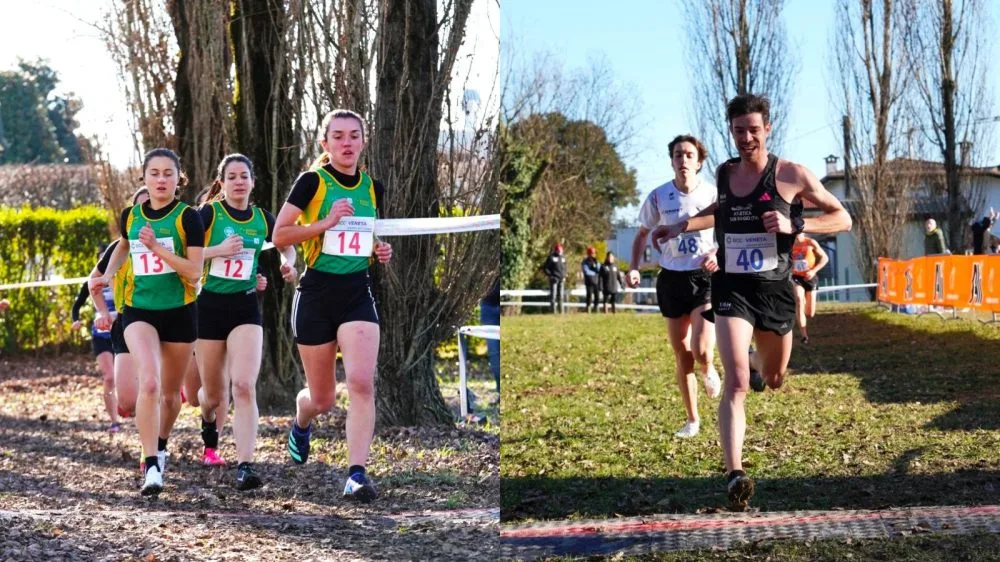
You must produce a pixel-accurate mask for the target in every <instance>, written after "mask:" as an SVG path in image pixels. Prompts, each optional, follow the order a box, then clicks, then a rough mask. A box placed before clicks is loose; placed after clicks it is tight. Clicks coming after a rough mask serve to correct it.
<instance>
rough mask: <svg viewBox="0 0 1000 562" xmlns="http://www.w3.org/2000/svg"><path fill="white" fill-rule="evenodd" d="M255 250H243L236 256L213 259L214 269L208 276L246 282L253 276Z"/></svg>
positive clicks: (209, 271)
mask: <svg viewBox="0 0 1000 562" xmlns="http://www.w3.org/2000/svg"><path fill="white" fill-rule="evenodd" d="M253 255H254V251H253V250H243V251H242V252H240V253H238V254H236V255H235V256H229V257H223V256H219V257H217V258H212V268H211V269H209V270H208V274H209V275H211V276H213V277H221V278H222V279H230V280H233V281H246V280H247V279H250V276H251V275H252V274H253Z"/></svg>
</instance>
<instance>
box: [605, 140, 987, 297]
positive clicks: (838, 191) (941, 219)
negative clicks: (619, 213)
mask: <svg viewBox="0 0 1000 562" xmlns="http://www.w3.org/2000/svg"><path fill="white" fill-rule="evenodd" d="M835 161H836V159H835V158H828V159H827V174H826V176H824V177H823V178H822V179H821V180H820V182H821V183H822V184H823V185H824V186H826V188H827V189H828V190H829V191H830V192H831V193H832V194H833V195H834V196H836V197H837V199H839V200H840V201H842V202H843V203H844V207H845V208H846V209H847V211H848V212H849V213H851V215H852V218H853V217H854V212H853V211H854V209H855V206H856V205H857V204H858V202H857V198H856V194H854V193H849V192H847V189H846V186H845V182H844V171H843V170H838V169H836V165H835V164H834V162H835ZM890 164H893V165H898V166H907V167H910V168H913V169H915V170H917V171H918V172H919V173H920V174H921V175H922V176H923V177H925V178H927V179H926V180H925V181H924V182H922V183H923V184H922V185H920V187H918V189H916V190H915V192H914V194H913V209H912V211H911V213H910V220H909V222H908V223H907V225H906V232H905V237H906V242H905V244H904V246H903V248H904V249H903V254H902V256H900V257H902V258H904V259H905V258H911V257H916V256H922V255H923V254H924V217H925V216H928V215H929V216H931V217H933V218H934V219H935V220H936V221H937V222H938V225H939V227H940V228H942V229H943V230H944V231H945V233H946V235H947V231H948V228H947V221H948V212H947V199H946V198H945V197H944V196H941V195H937V194H938V193H940V187H938V188H936V189H935V188H932V187H931V184H936V185H938V186H940V185H941V184H943V178H944V165H943V164H942V163H940V162H929V161H926V160H911V159H906V158H900V159H896V160H892V161H891V162H890ZM962 180H963V182H968V181H974V182H976V186H977V187H976V191H977V192H978V193H981V197H979V198H977V199H980V200H981V201H980V202H979V204H978V205H977V207H978V208H977V209H976V210H975V212H974V213H973V218H972V219H971V220H979V219H981V218H982V217H983V215H985V214H987V213H988V212H989V209H990V207H993V208H994V209H996V210H998V211H1000V166H994V167H986V168H966V169H965V170H964V171H963V172H962ZM809 207H811V205H807V206H806V215H807V216H808V214H809V212H810V211H809ZM965 229H966V231H967V232H968V231H969V225H968V224H967V225H965ZM638 230H639V228H638V226H632V227H622V228H618V229H616V230H615V231H614V232H612V234H611V237H610V238H608V240H607V245H608V250H610V251H612V252H614V253H615V255H616V256H618V260H619V261H620V262H622V264H623V266H622V268H623V269H625V268H627V265H628V262H629V260H630V259H631V255H632V240H633V239H634V238H635V234H636V232H638ZM992 233H993V236H994V237H998V236H1000V226H995V227H994V228H993V232H992ZM857 235H858V230H857V221H855V227H854V229H853V230H852V231H851V232H846V233H844V232H842V233H840V234H837V235H835V236H814V237H815V238H816V240H817V241H819V243H820V245H821V246H822V247H823V249H824V250H825V251H826V253H827V255H828V256H829V257H830V263H829V264H828V265H827V266H826V267H824V268H823V269H822V270H821V271H820V272H819V275H818V278H819V284H820V286H829V285H853V284H858V283H864V282H865V280H864V279H863V276H862V273H861V268H860V267H859V262H858V260H859V253H858V246H857V238H856V237H857ZM659 256H660V254H659V252H657V251H656V249H655V248H653V246H652V244H650V242H649V240H648V239H647V240H646V248H645V251H644V255H643V259H642V266H649V265H655V264H656V263H657V262H658V261H659ZM648 284H650V283H649V282H648V281H646V280H644V281H643V285H648ZM827 299H829V300H833V299H836V300H842V301H843V300H848V301H868V300H871V298H870V296H869V293H868V291H867V290H865V289H853V290H849V291H843V292H839V293H837V294H832V293H830V294H823V295H820V300H827Z"/></svg>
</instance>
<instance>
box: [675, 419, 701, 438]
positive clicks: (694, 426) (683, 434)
mask: <svg viewBox="0 0 1000 562" xmlns="http://www.w3.org/2000/svg"><path fill="white" fill-rule="evenodd" d="M699 429H701V422H692V421H689V422H687V423H686V424H684V427H682V428H681V430H680V431H678V432H677V433H675V434H674V437H680V438H681V439H687V438H688V437H694V436H695V435H698V430H699Z"/></svg>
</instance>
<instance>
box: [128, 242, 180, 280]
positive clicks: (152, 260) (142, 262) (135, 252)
mask: <svg viewBox="0 0 1000 562" xmlns="http://www.w3.org/2000/svg"><path fill="white" fill-rule="evenodd" d="M156 241H157V242H159V243H160V245H161V246H163V247H164V248H166V249H167V250H169V251H170V253H171V254H176V253H177V252H175V251H174V239H173V238H171V237H169V236H167V237H164V238H157V239H156ZM128 244H129V254H131V256H132V272H133V273H134V274H135V275H138V276H145V275H165V274H167V273H174V268H172V267H170V264H169V263H167V262H165V261H164V260H163V259H161V258H160V257H159V256H157V255H156V254H154V253H153V251H152V250H150V249H149V248H147V247H146V246H144V245H143V243H142V242H140V241H139V240H129V241H128Z"/></svg>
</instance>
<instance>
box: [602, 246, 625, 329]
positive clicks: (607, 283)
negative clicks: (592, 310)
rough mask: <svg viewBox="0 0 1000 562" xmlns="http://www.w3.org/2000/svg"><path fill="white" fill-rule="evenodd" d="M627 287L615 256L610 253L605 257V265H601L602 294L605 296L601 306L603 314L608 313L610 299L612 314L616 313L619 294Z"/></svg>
mask: <svg viewBox="0 0 1000 562" xmlns="http://www.w3.org/2000/svg"><path fill="white" fill-rule="evenodd" d="M624 285H625V275H624V274H623V273H622V270H620V269H618V264H617V263H615V254H614V253H613V252H608V254H607V255H606V256H604V264H603V265H601V293H602V294H603V295H604V303H603V304H602V305H601V312H605V313H606V312H607V311H608V299H611V314H614V313H615V300H616V299H617V298H618V293H620V292H621V291H622V287H623V286H624Z"/></svg>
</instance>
